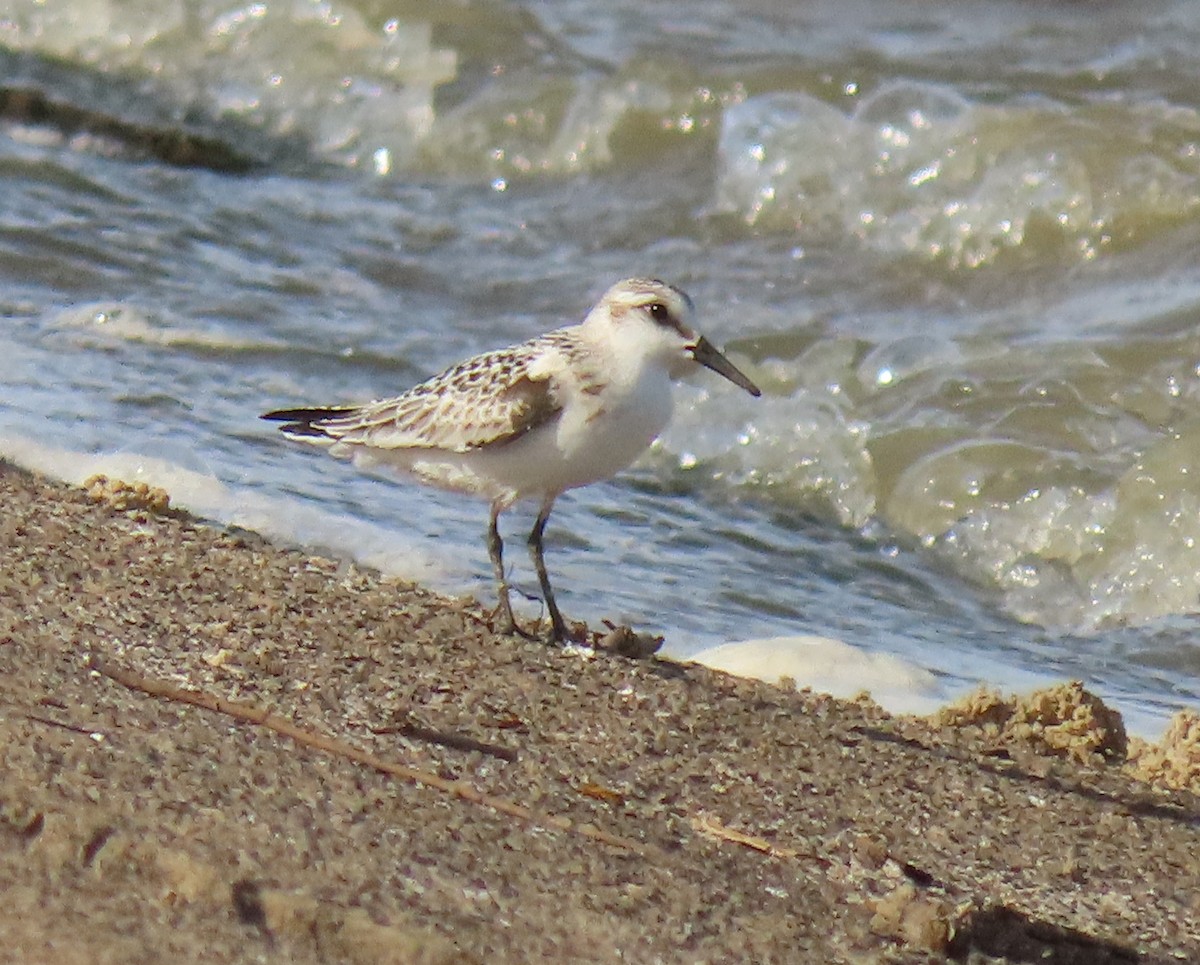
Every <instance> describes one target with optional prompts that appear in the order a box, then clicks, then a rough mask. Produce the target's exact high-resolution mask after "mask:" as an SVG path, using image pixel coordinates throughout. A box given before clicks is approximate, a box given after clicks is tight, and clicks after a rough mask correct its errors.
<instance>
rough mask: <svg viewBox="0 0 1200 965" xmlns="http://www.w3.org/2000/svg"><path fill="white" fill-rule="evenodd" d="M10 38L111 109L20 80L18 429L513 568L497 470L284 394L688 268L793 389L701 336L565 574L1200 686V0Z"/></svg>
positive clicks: (22, 24)
mask: <svg viewBox="0 0 1200 965" xmlns="http://www.w3.org/2000/svg"><path fill="white" fill-rule="evenodd" d="M0 44H3V45H5V46H4V47H3V48H0V64H2V65H3V66H4V76H5V78H6V79H5V81H3V86H4V89H5V90H6V91H8V92H12V91H17V92H20V93H21V94H22V95H23V96H25V97H28V96H29V95H30V93H31V92H33V93H36V94H37V96H38V97H40V98H43V99H44V100H45V101H47V102H50V103H51V104H53V105H58V106H59V107H60V108H61V107H62V106H63V105H71V106H73V107H75V108H81V109H82V111H83V119H82V120H81V119H79V118H78V117H75V118H74V119H72V120H70V122H69V123H68V122H64V121H63V119H62V118H63V115H62V114H61V113H60V115H59V116H58V119H57V120H53V119H52V120H49V121H47V120H45V119H43V118H41V117H39V116H37V115H36V112H30V111H25V112H22V111H20V110H18V109H15V108H14V107H13V101H12V98H11V97H10V98H9V99H8V100H7V101H6V104H7V107H6V110H5V112H4V115H3V116H4V118H5V119H4V120H3V122H2V123H0V174H2V176H3V186H2V188H0V192H2V193H0V279H3V284H2V285H0V312H2V313H3V315H4V317H5V318H6V319H7V325H5V326H4V329H3V332H2V333H0V352H2V354H3V362H0V371H2V372H3V377H4V385H5V392H4V395H3V398H2V399H0V435H2V436H4V437H5V440H6V441H5V443H4V452H5V453H6V454H9V455H12V456H15V457H17V458H18V459H20V458H21V457H22V454H23V453H25V454H28V453H30V452H32V451H33V450H34V449H35V448H36V447H52V448H57V449H60V450H66V451H67V452H69V453H75V454H77V455H78V456H79V457H80V458H81V459H82V456H84V455H89V454H96V453H105V454H113V453H116V454H118V455H121V454H123V455H124V457H125V458H126V459H127V460H132V461H131V462H130V463H129V464H130V465H133V466H135V467H136V466H137V465H143V464H144V465H146V466H148V467H149V466H153V467H155V471H156V472H158V473H160V474H163V473H168V474H169V473H170V472H171V471H176V478H177V480H182V479H183V476H182V475H180V474H179V471H186V472H187V473H188V474H190V475H188V476H187V479H189V480H192V481H193V483H194V482H195V481H196V480H201V481H207V483H211V484H212V485H208V486H207V488H205V484H200V485H199V487H198V488H197V487H196V486H193V487H192V489H191V490H188V489H187V488H186V487H185V486H183V484H182V482H180V485H179V487H177V488H178V489H179V491H180V492H188V491H191V492H192V493H193V496H194V498H193V502H196V503H197V505H200V506H202V508H203V511H204V512H206V513H208V514H210V515H213V516H215V517H217V518H221V519H224V520H227V521H235V522H243V523H244V522H246V521H251V522H255V523H257V524H261V525H262V527H263V528H268V529H272V530H273V531H275V532H278V533H283V534H285V535H288V534H290V536H291V537H292V538H295V539H299V540H305V541H308V542H313V543H317V544H318V545H321V546H323V547H325V548H328V549H332V550H335V551H338V552H342V553H351V554H356V555H357V556H359V557H360V558H363V559H366V560H368V561H371V562H374V563H376V564H379V565H383V566H385V567H387V568H390V569H393V570H395V571H397V572H403V573H408V574H410V575H417V576H420V577H422V578H424V579H427V580H429V581H431V582H433V583H435V584H437V585H439V586H442V587H444V588H447V589H466V590H471V591H474V592H478V593H480V594H481V595H488V594H490V592H491V589H490V580H489V577H488V565H487V559H486V553H485V551H484V547H483V541H482V530H483V525H484V521H485V515H486V513H485V509H484V508H483V507H482V506H481V505H478V504H476V503H473V502H471V501H469V500H464V499H462V498H458V497H455V496H453V495H446V494H441V493H437V492H430V491H428V490H425V489H421V488H419V487H415V486H405V485H400V486H397V485H388V484H384V483H380V482H379V481H378V480H375V479H371V478H369V477H364V476H360V475H357V474H356V473H354V472H353V471H352V470H350V469H348V468H346V467H343V466H340V465H338V464H336V463H332V462H327V461H324V460H321V459H319V458H317V457H315V456H313V455H311V454H309V453H307V452H304V451H299V450H298V449H294V448H291V447H289V446H287V445H286V444H285V443H284V442H282V441H281V440H279V439H277V438H275V437H274V436H273V435H272V430H271V427H269V426H266V425H260V424H259V423H258V422H257V420H256V418H255V417H256V415H257V414H258V413H259V412H261V411H265V410H266V409H269V408H274V407H280V406H286V405H292V404H302V403H313V402H339V401H353V400H361V399H365V398H371V397H379V396H383V395H388V394H393V393H395V392H397V391H399V390H400V389H402V388H404V387H406V386H408V385H410V384H412V383H414V382H415V381H418V380H419V379H420V378H422V377H423V376H425V375H427V374H430V373H432V372H434V371H437V370H439V369H440V368H441V367H443V366H445V365H447V364H449V363H452V362H454V361H457V360H458V359H459V358H461V357H463V356H464V355H466V354H468V353H471V352H474V351H477V350H481V349H484V348H490V347H495V346H498V345H502V344H505V343H508V342H512V341H516V340H519V339H522V338H525V337H527V336H529V335H531V334H534V333H536V332H539V331H542V330H545V329H548V328H551V327H555V326H557V325H560V324H562V323H564V322H566V321H571V320H574V319H576V318H578V317H579V316H581V315H582V313H583V311H584V310H585V309H586V307H587V306H588V305H589V304H590V303H591V301H592V300H594V298H595V297H596V296H597V295H598V294H599V293H600V292H601V291H602V290H603V289H604V288H605V287H607V285H608V284H609V283H611V282H612V281H613V280H615V279H617V278H619V277H622V276H625V275H629V274H650V275H656V276H659V277H663V278H666V279H669V280H671V281H673V282H675V283H677V284H679V285H681V286H682V287H684V288H685V289H687V290H688V291H689V292H690V293H691V295H692V296H693V298H694V299H695V301H696V302H697V304H698V306H699V309H700V325H701V328H702V329H703V330H704V331H705V332H706V333H707V334H708V335H709V336H710V337H711V338H712V339H713V340H714V341H716V342H718V343H721V344H724V345H725V346H726V347H727V348H728V349H729V351H730V353H731V355H732V356H733V357H734V358H735V359H736V360H737V362H738V364H739V365H743V366H744V367H745V368H746V369H747V370H748V371H749V372H750V373H751V374H752V375H753V377H754V378H755V379H756V380H757V381H759V382H760V384H761V385H762V386H763V388H764V390H765V397H764V398H763V399H760V400H754V399H751V398H749V397H748V396H745V395H744V394H742V393H739V392H737V391H736V390H735V389H732V388H731V387H730V386H728V385H726V384H725V383H722V382H720V381H719V380H717V379H715V378H711V377H709V376H708V375H707V374H701V375H698V376H697V377H696V379H695V380H694V381H692V382H691V383H689V384H688V385H686V386H682V387H681V388H680V391H679V393H678V411H677V416H676V419H675V422H674V423H673V425H672V426H671V428H670V429H669V430H668V431H667V433H666V434H665V435H664V436H663V438H662V439H661V440H660V442H659V444H657V445H656V446H655V447H654V449H653V450H652V451H651V452H650V453H648V454H647V456H646V457H645V458H644V459H643V460H641V461H640V462H639V463H638V464H637V465H636V466H635V467H634V468H633V469H631V470H630V471H628V472H627V473H625V474H624V475H622V476H621V477H619V478H618V479H616V480H614V481H612V482H611V483H606V484H600V485H596V486H593V487H590V488H588V489H585V490H581V491H579V492H576V493H573V494H570V495H568V496H567V497H565V498H564V499H563V500H562V501H561V503H560V505H559V508H558V509H557V510H556V513H555V516H554V517H553V519H552V522H551V527H550V531H549V542H550V547H551V548H550V550H549V553H550V566H551V570H552V573H553V574H554V576H555V579H556V584H557V585H558V586H559V587H560V596H561V600H560V602H561V603H562V605H563V608H564V610H566V611H567V613H568V614H569V615H578V616H580V617H585V618H588V619H591V620H597V619H600V618H602V617H610V618H613V619H626V620H631V621H633V622H634V623H636V624H637V625H638V626H641V627H647V628H651V629H659V630H662V631H665V632H667V633H668V634H669V645H670V646H671V648H672V649H673V650H674V651H675V652H677V653H691V652H694V651H696V650H698V649H700V648H701V647H703V646H707V645H711V644H713V643H716V642H720V641H723V640H729V639H744V638H749V637H756V638H761V637H772V636H786V635H795V634H803V633H817V634H825V635H829V636H833V637H837V638H839V639H842V640H845V641H846V642H848V643H851V644H854V645H856V646H858V647H861V648H864V649H867V650H872V651H877V652H883V653H891V654H896V655H899V656H902V657H904V658H906V659H908V660H910V661H912V662H915V663H917V664H920V665H922V666H925V667H928V668H930V669H932V670H934V671H935V672H937V673H939V674H943V675H945V677H946V679H947V682H948V683H950V684H952V685H955V686H957V685H965V684H966V683H967V682H970V681H973V680H975V679H980V678H982V679H986V680H989V681H992V682H995V683H999V684H1001V685H1006V686H1008V685H1018V684H1025V683H1027V682H1028V681H1029V680H1031V679H1041V678H1047V677H1062V676H1064V675H1069V676H1076V677H1082V678H1083V679H1085V680H1086V681H1088V682H1089V684H1090V685H1092V686H1093V687H1095V688H1096V689H1098V690H1099V691H1100V692H1102V693H1104V694H1105V695H1106V696H1108V697H1110V698H1112V699H1115V700H1116V701H1117V702H1118V704H1119V705H1120V706H1121V707H1122V708H1123V709H1126V710H1127V711H1128V712H1129V713H1131V714H1132V715H1134V716H1139V715H1140V717H1141V718H1153V717H1155V716H1156V715H1158V714H1162V713H1165V712H1167V711H1169V710H1171V709H1173V708H1174V707H1176V706H1179V705H1182V704H1188V703H1192V704H1194V703H1196V702H1197V701H1198V700H1200V647H1197V645H1196V643H1195V637H1196V634H1195V624H1196V616H1195V614H1196V612H1197V610H1198V609H1200V595H1198V580H1197V572H1200V478H1198V477H1200V438H1198V437H1200V326H1198V324H1197V323H1198V321H1200V268H1198V267H1197V260H1196V258H1195V252H1196V250H1197V242H1198V241H1200V110H1198V108H1200V95H1198V94H1197V91H1200V55H1197V54H1196V51H1197V50H1200V9H1197V8H1196V6H1195V5H1194V4H1192V3H1188V2H1182V0H1180V2H1174V3H1169V2H1159V3H1152V4H1149V5H1142V6H1140V7H1139V8H1138V9H1137V10H1136V11H1135V10H1134V9H1132V8H1131V7H1130V6H1129V5H1127V4H1106V5H1105V4H1102V5H1095V4H1090V5H1086V7H1084V6H1079V5H1070V4H1066V5H1034V4H1025V3H1005V2H989V3H974V2H956V3H953V4H938V3H923V4H921V5H919V6H917V7H914V6H913V5H912V4H906V3H900V2H891V3H880V2H871V3H866V2H863V3H849V4H847V3H836V4H835V3H816V4H805V5H803V9H791V8H788V7H786V5H779V4H775V3H762V2H760V3H751V4H731V3H727V2H716V0H710V2H703V3H698V4H690V5H688V6H687V7H686V8H681V7H679V5H677V4H664V3H654V2H651V3H647V2H644V0H642V2H638V3H629V2H622V0H618V2H612V3H605V4H598V3H595V2H591V0H577V2H569V3H561V4H554V5H526V6H522V5H517V4H507V3H505V4H501V3H477V2H466V3H462V4H455V5H428V6H427V5H420V4H403V5H396V4H382V3H378V2H370V0H360V2H357V3H347V2H323V3H313V2H307V0H295V2H291V3H273V2H261V3H250V4H247V5H245V6H244V7H241V8H229V7H225V6H222V5H219V4H214V3H208V2H198V3H197V2H184V0H179V2H176V3H160V2H155V3H144V4H136V3H128V2H120V3H118V2H116V0H70V2H63V3H57V4H41V3H37V2H34V0H16V2H15V3H12V4H10V5H9V9H8V12H7V13H6V14H4V15H0ZM163 131H167V132H180V131H183V132H186V133H187V134H188V135H189V136H190V137H194V138H196V139H197V142H198V143H200V144H201V145H202V146H203V145H220V146H223V148H224V149H225V152H226V155H227V156H229V157H234V158H236V160H237V163H236V164H229V165H222V164H218V163H215V162H214V163H213V164H211V165H210V166H209V167H205V166H203V165H191V166H184V165H180V164H177V163H171V162H172V161H178V160H179V159H180V158H179V157H178V156H177V155H170V154H169V152H166V151H164V149H163V143H164V142H163V140H162V139H161V138H160V139H159V140H157V141H156V140H154V138H153V137H146V136H144V135H145V133H146V132H151V133H153V132H163ZM131 132H132V133H131ZM167 143H168V145H169V144H171V143H175V142H167ZM201 156H203V152H201ZM231 167H232V168H233V169H234V170H235V171H240V173H231V171H230V168H231ZM139 460H140V461H139ZM218 483H219V484H222V486H217V485H216V484H218ZM200 490H204V492H205V493H206V494H207V495H204V496H203V497H202V496H201V495H200ZM331 521H332V522H331ZM530 522H531V514H530V513H528V512H525V513H514V518H513V519H512V520H511V521H509V522H508V524H507V527H506V532H511V534H512V536H513V537H515V538H516V542H515V543H514V545H515V546H517V547H519V545H520V539H519V537H520V534H521V532H522V531H523V530H524V529H526V528H527V526H528V525H529V523H530ZM521 555H522V554H520V553H513V554H512V555H511V557H510V558H511V559H513V561H514V562H515V563H516V564H517V569H516V571H515V573H514V576H515V579H516V581H517V584H518V585H519V586H521V587H522V588H524V589H525V590H532V589H533V588H535V587H536V580H535V579H534V578H533V576H532V573H530V572H528V568H527V567H526V566H525V563H524V560H523V559H520V557H521ZM530 611H531V612H535V611H536V606H535V605H534V604H531V605H530Z"/></svg>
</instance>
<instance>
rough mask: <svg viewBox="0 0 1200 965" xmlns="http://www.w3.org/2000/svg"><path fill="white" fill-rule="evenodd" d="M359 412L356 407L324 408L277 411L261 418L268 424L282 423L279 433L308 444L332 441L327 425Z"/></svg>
mask: <svg viewBox="0 0 1200 965" xmlns="http://www.w3.org/2000/svg"><path fill="white" fill-rule="evenodd" d="M356 411H357V407H356V406H352V405H351V406H324V407H321V408H316V409H276V410H275V411H274V412H266V413H263V415H261V416H259V418H260V419H266V420H267V421H268V422H282V423H284V424H283V425H281V426H280V427H279V431H280V432H282V433H283V434H284V435H285V436H287V437H289V438H291V439H301V440H304V441H306V442H320V441H321V440H332V439H333V438H334V437H333V436H332V435H330V434H329V433H328V432H327V431H326V429H325V424H326V423H328V422H331V421H333V420H335V419H341V418H343V417H345V416H348V415H352V414H353V413H354V412H356Z"/></svg>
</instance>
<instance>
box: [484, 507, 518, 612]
mask: <svg viewBox="0 0 1200 965" xmlns="http://www.w3.org/2000/svg"><path fill="white" fill-rule="evenodd" d="M503 508H504V506H503V504H502V503H501V502H499V501H496V502H493V503H492V509H491V513H490V514H489V516H488V539H487V546H488V556H489V557H490V558H491V560H492V571H493V572H494V573H495V574H496V587H497V590H498V595H499V597H500V605H499V606H498V607H497V608H496V615H497V616H498V617H499V618H500V626H499V632H500V633H517V632H518V631H517V621H516V620H514V619H513V612H512V604H511V603H510V602H509V600H508V580H506V579H505V578H504V542H503V541H502V540H501V539H500V512H501V510H503Z"/></svg>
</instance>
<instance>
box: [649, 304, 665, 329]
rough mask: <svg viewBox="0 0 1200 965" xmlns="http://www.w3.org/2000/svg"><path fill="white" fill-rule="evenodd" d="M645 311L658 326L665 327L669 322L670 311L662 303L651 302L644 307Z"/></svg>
mask: <svg viewBox="0 0 1200 965" xmlns="http://www.w3.org/2000/svg"><path fill="white" fill-rule="evenodd" d="M646 311H648V312H649V313H650V317H651V318H652V319H654V320H655V321H656V322H658V323H659V324H660V325H665V324H667V323H668V322H669V321H670V320H671V311H670V309H668V308H667V306H666V305H664V304H663V303H662V302H651V303H650V304H649V305H647V306H646Z"/></svg>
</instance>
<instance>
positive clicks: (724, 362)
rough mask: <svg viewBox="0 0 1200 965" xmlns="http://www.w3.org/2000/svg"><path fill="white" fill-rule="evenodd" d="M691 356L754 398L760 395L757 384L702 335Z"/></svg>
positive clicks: (693, 347)
mask: <svg viewBox="0 0 1200 965" xmlns="http://www.w3.org/2000/svg"><path fill="white" fill-rule="evenodd" d="M692 358H694V359H695V360H696V361H697V362H699V363H700V364H701V365H703V366H704V367H705V368H706V369H712V370H713V371H714V372H716V373H717V375H723V376H725V378H727V379H729V381H730V382H732V383H733V384H734V385H738V386H741V387H742V388H743V389H745V390H746V391H747V392H749V393H750V394H751V395H752V396H754V397H755V398H757V397H758V396H760V395H762V392H761V391H760V390H759V388H758V386H757V385H755V384H754V383H753V382H751V381H750V380H749V379H748V378H746V376H745V375H744V374H743V373H742V371H741V370H740V369H739V368H738V367H737V366H736V365H734V364H733V363H732V362H730V361H729V359H727V358H726V357H725V356H724V355H722V354H721V352H720V351H719V350H718V349H716V348H714V347H713V344H712V342H710V341H709V340H708V339H706V338H705V337H704V336H703V335H702V336H700V339H699V341H697V342H696V344H695V345H693V346H692Z"/></svg>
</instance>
